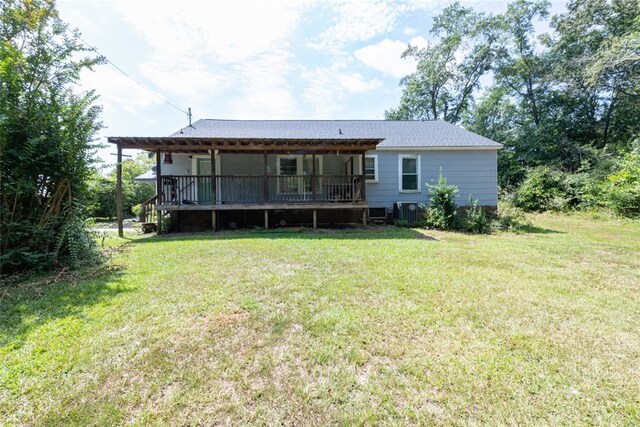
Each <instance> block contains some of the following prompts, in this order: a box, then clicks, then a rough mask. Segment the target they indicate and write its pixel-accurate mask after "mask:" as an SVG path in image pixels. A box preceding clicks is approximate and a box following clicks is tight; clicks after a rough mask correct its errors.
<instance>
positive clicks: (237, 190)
mask: <svg viewBox="0 0 640 427" xmlns="http://www.w3.org/2000/svg"><path fill="white" fill-rule="evenodd" d="M381 141H382V140H381V139H350V138H336V139H259V138H258V139H257V138H250V139H233V140H230V139H228V138H194V137H184V136H172V137H158V138H146V137H110V138H109V142H110V143H114V144H116V145H117V149H118V167H117V178H118V179H117V185H118V191H117V194H118V196H117V199H118V200H117V204H118V226H119V230H121V223H122V214H121V212H122V184H121V179H122V178H121V166H120V165H121V161H122V150H123V149H140V150H145V151H150V152H154V153H155V154H156V191H157V196H156V198H155V200H152V201H150V203H153V204H154V206H153V208H154V209H155V210H156V211H157V212H159V213H161V212H165V213H166V212H172V211H209V212H210V214H211V228H212V229H213V230H216V229H217V212H218V211H240V210H252V211H255V210H263V211H264V226H265V227H268V224H269V211H270V210H278V211H282V210H288V209H289V210H310V211H311V212H312V214H313V226H314V227H315V226H316V212H317V210H327V209H330V210H335V209H340V210H344V209H358V210H361V211H362V221H363V222H364V223H366V220H367V208H368V205H367V201H366V176H365V153H366V152H367V151H370V150H374V149H375V147H376V145H377V144H378V143H379V142H381ZM156 221H157V226H158V228H159V227H160V222H161V215H157V218H156Z"/></svg>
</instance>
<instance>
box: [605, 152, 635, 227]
mask: <svg viewBox="0 0 640 427" xmlns="http://www.w3.org/2000/svg"><path fill="white" fill-rule="evenodd" d="M604 194H605V203H606V205H607V206H608V207H610V208H611V210H613V212H615V213H616V214H617V215H622V216H638V215H640V146H638V147H636V148H635V149H634V150H632V151H631V152H630V153H629V154H627V155H626V156H625V157H624V159H623V160H622V161H621V162H620V167H619V170H618V171H617V172H615V173H613V174H611V175H609V176H608V177H607V181H606V184H605V188H604Z"/></svg>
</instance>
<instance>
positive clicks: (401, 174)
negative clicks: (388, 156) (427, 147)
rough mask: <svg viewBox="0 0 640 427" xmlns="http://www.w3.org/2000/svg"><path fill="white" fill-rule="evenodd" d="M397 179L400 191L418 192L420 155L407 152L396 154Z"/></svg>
mask: <svg viewBox="0 0 640 427" xmlns="http://www.w3.org/2000/svg"><path fill="white" fill-rule="evenodd" d="M398 179H399V181H400V185H399V187H400V192H401V193H419V192H420V156H417V155H409V154H401V155H400V156H398Z"/></svg>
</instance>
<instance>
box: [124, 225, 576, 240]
mask: <svg viewBox="0 0 640 427" xmlns="http://www.w3.org/2000/svg"><path fill="white" fill-rule="evenodd" d="M437 233H439V232H437V231H434V230H418V229H412V228H399V227H393V226H378V227H375V226H374V227H367V228H362V227H360V228H341V229H318V230H315V231H314V230H312V229H310V228H306V227H300V228H293V227H287V228H275V229H270V230H264V229H262V228H254V229H249V228H244V229H238V230H222V231H217V232H215V233H212V232H211V231H202V232H192V233H188V232H172V233H169V234H165V235H162V236H159V237H158V238H156V237H155V236H154V237H152V238H147V239H136V240H134V241H133V244H144V243H154V242H157V241H158V239H161V240H165V241H168V240H175V241H194V240H235V239H307V240H427V241H429V240H431V241H440V239H439V238H438V237H437V236H438V234H437ZM449 233H456V234H466V235H472V234H471V233H467V232H456V231H452V232H449ZM520 233H521V234H565V232H563V231H556V230H551V229H547V228H542V227H536V226H532V225H531V226H526V227H523V228H522V229H521V230H520ZM478 236H481V235H478ZM482 236H488V235H482Z"/></svg>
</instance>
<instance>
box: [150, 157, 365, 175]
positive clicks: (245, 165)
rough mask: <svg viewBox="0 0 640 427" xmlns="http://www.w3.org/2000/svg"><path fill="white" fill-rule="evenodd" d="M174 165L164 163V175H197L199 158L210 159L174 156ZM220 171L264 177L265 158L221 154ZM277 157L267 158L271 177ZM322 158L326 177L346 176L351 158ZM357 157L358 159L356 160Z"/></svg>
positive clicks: (275, 166) (358, 168) (226, 173)
mask: <svg viewBox="0 0 640 427" xmlns="http://www.w3.org/2000/svg"><path fill="white" fill-rule="evenodd" d="M171 157H172V159H173V164H165V163H162V175H191V174H192V173H193V174H194V175H195V174H197V173H198V171H197V164H196V159H197V158H199V157H200V158H206V159H208V158H209V155H208V154H205V155H189V154H173V155H172V156H171ZM218 157H219V166H220V169H219V170H217V173H218V175H262V174H263V173H264V166H263V162H264V156H263V154H228V153H225V154H220V155H219V156H218ZM276 157H277V156H276V155H275V154H269V155H268V156H267V170H268V173H269V174H270V175H276V174H277V164H276ZM318 157H322V169H323V173H324V174H325V175H344V173H345V169H344V167H345V166H344V165H345V162H346V161H348V159H349V157H350V156H336V155H325V156H318ZM356 157H357V158H356ZM354 158H356V159H355V162H356V163H355V167H354V173H356V174H357V173H359V172H360V166H359V162H360V158H359V156H354Z"/></svg>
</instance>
